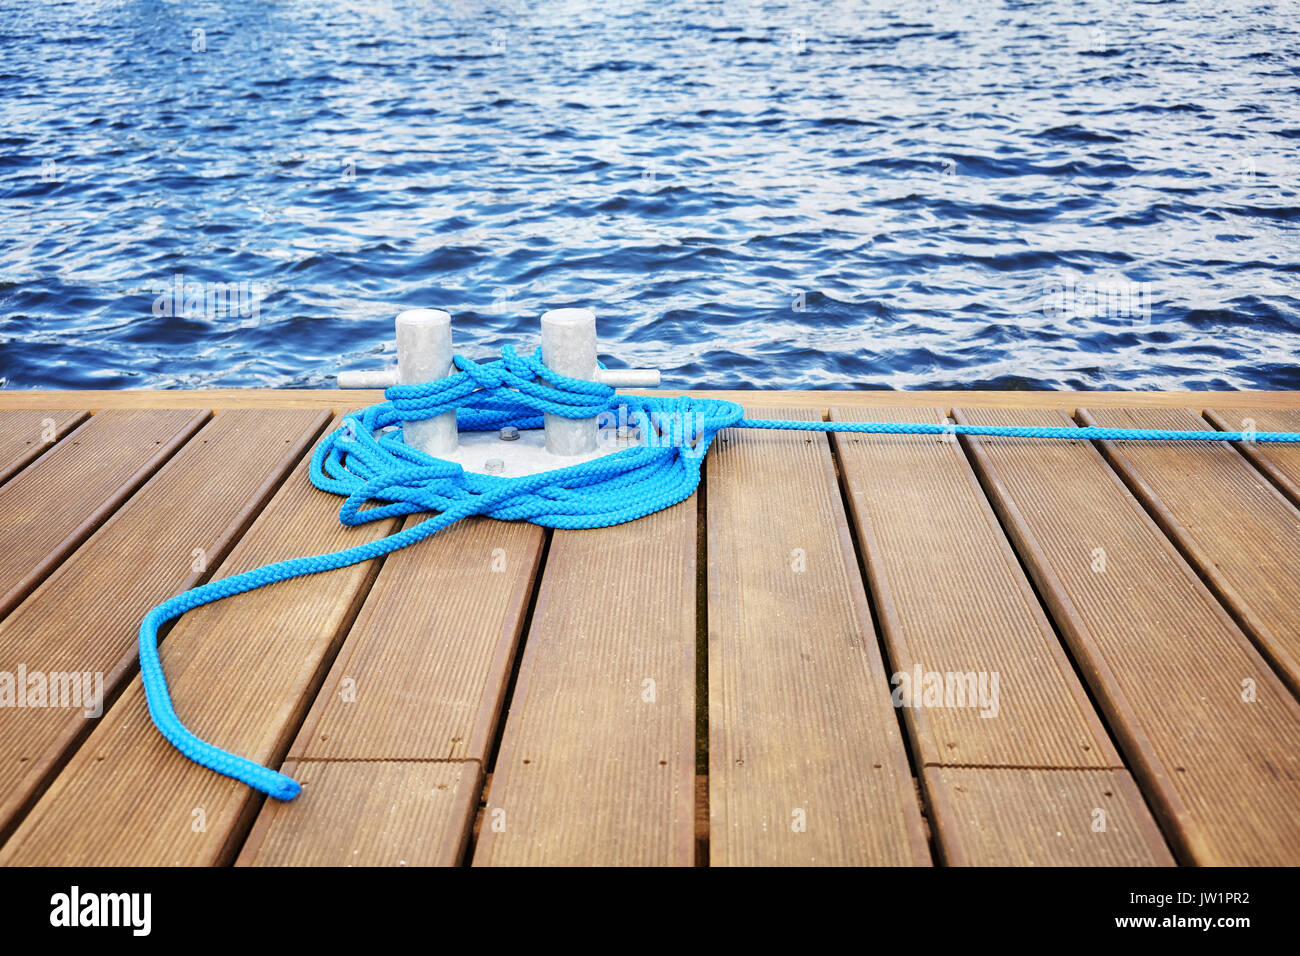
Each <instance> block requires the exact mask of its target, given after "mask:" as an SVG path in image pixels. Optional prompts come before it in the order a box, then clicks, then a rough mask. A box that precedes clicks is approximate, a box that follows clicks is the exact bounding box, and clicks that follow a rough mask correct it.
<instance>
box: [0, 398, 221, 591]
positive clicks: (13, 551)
mask: <svg viewBox="0 0 1300 956" xmlns="http://www.w3.org/2000/svg"><path fill="white" fill-rule="evenodd" d="M207 417H208V415H207V413H206V412H191V411H185V410H167V409H164V410H159V411H144V412H139V411H120V410H112V411H107V412H104V413H103V414H101V415H96V416H95V417H93V418H91V419H90V420H89V421H87V422H84V423H83V424H81V425H79V426H78V427H77V428H76V429H75V430H74V431H72V432H71V433H69V434H68V435H67V437H66V438H65V439H64V440H63V441H61V442H59V443H58V444H57V445H56V446H55V447H54V448H52V449H51V450H50V451H49V452H48V453H47V454H45V455H43V456H41V457H40V458H38V459H37V460H36V461H34V462H33V463H32V464H31V465H30V466H29V467H27V468H25V469H23V470H22V471H21V472H20V473H19V474H18V475H16V476H15V477H14V479H13V480H12V481H10V482H8V483H6V484H5V485H3V486H0V515H4V548H3V549H0V617H4V616H5V615H6V614H8V613H9V612H10V611H11V610H13V609H14V607H16V606H17V605H18V603H19V602H20V601H21V600H22V599H23V598H25V597H26V596H27V595H28V594H30V593H31V591H32V589H33V588H35V587H36V585H38V584H39V583H40V582H41V581H42V580H43V579H44V578H45V576H46V575H47V574H49V573H50V571H52V570H53V569H54V568H56V567H58V565H59V564H60V563H61V562H62V561H63V560H64V559H65V558H66V557H67V556H68V555H69V554H71V553H72V551H73V549H75V548H76V547H77V546H78V545H79V544H81V542H83V541H84V540H85V539H86V538H88V537H89V536H90V534H91V533H92V532H93V531H94V530H95V529H96V528H98V527H99V526H100V525H101V524H102V523H103V522H104V520H105V519H106V518H107V517H108V516H109V515H111V514H112V513H113V512H114V511H115V510H116V509H117V507H118V506H119V505H120V504H121V503H122V502H123V501H125V500H126V499H127V497H129V496H130V495H131V494H132V493H133V492H134V491H135V490H136V489H137V488H139V487H140V485H141V484H143V483H144V481H145V480H146V479H147V478H148V477H149V476H150V475H151V474H153V473H154V472H155V471H156V470H157V469H158V467H159V466H160V465H161V464H162V463H163V462H164V461H166V460H167V459H168V458H170V457H171V456H172V455H173V454H174V453H175V452H176V450H177V449H178V448H180V447H181V445H183V444H184V443H185V441H186V440H187V439H189V437H190V436H191V435H193V434H194V432H196V431H197V430H198V429H199V427H200V426H202V425H203V423H204V422H205V421H206V420H207Z"/></svg>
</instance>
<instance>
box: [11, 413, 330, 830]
mask: <svg viewBox="0 0 1300 956" xmlns="http://www.w3.org/2000/svg"><path fill="white" fill-rule="evenodd" d="M327 420H328V416H326V415H325V414H324V413H323V412H319V411H311V410H306V411H288V410H286V411H231V412H223V413H221V414H219V415H217V416H216V417H215V418H214V419H213V420H212V421H211V422H209V423H208V424H207V425H205V426H204V427H203V428H202V429H201V430H200V431H199V432H198V433H197V434H196V435H195V436H194V437H193V438H192V439H190V441H189V442H188V443H187V444H186V445H185V447H184V448H183V449H181V451H180V452H179V453H178V454H177V455H175V456H174V457H173V458H172V459H171V460H170V461H168V462H167V464H165V465H164V466H163V467H162V468H161V469H160V470H159V471H158V473H157V474H155V475H154V476H153V478H151V479H150V480H149V481H148V482H147V483H146V484H145V485H144V486H143V487H142V488H141V489H140V490H139V491H138V492H137V493H136V494H135V495H134V496H132V498H131V499H130V501H128V502H127V503H126V504H125V505H124V506H123V507H121V508H119V509H118V510H117V512H116V513H115V514H114V515H113V516H112V517H111V518H109V519H108V521H106V522H105V523H104V525H103V526H102V527H101V528H100V529H99V530H98V531H97V532H95V534H93V535H91V537H90V538H89V539H88V540H87V541H86V543H85V544H83V545H82V546H81V547H80V548H79V549H77V551H76V552H75V553H74V554H73V555H72V556H71V557H70V558H68V559H67V560H66V561H65V562H63V564H62V565H60V566H59V568H58V569H57V570H56V571H54V572H53V573H52V574H51V575H50V576H49V577H48V578H46V580H45V582H44V583H43V584H42V585H41V586H40V587H38V588H37V589H36V590H35V591H33V592H32V594H31V595H30V596H29V597H28V598H27V599H26V600H25V601H23V603H22V604H20V605H18V607H17V608H15V609H14V610H13V611H12V612H11V613H10V614H9V616H8V617H7V618H5V619H4V621H2V622H0V661H4V662H5V664H6V665H8V666H7V667H6V669H14V668H16V667H17V666H18V665H23V666H25V667H26V668H27V670H28V672H29V673H30V672H42V673H58V672H73V673H82V672H86V673H91V674H102V678H103V688H104V694H105V697H106V699H108V700H110V701H111V700H112V699H113V698H114V697H115V696H116V694H117V692H118V691H119V689H120V688H121V687H122V686H123V685H124V683H125V682H126V679H127V678H128V677H129V676H130V674H131V672H132V671H133V670H134V669H135V667H136V640H137V635H138V632H139V627H140V620H141V618H142V617H143V616H144V615H145V613H146V612H147V611H148V610H149V609H150V608H151V607H153V606H155V605H156V604H158V603H160V602H162V601H163V600H165V599H167V598H168V597H171V596H172V595H173V594H176V593H178V592H179V591H182V590H185V589H186V588H189V587H192V586H193V585H194V584H196V583H198V582H200V581H202V580H204V579H206V578H207V577H208V575H209V574H210V571H209V570H207V569H209V568H212V567H214V566H215V565H217V564H218V563H219V562H220V561H221V559H222V558H223V557H224V556H225V554H226V553H227V552H228V550H229V548H230V546H231V545H232V544H233V543H234V542H235V541H236V540H237V539H238V538H239V536H240V535H241V534H242V533H243V532H244V531H245V530H246V529H247V527H248V525H249V523H250V522H251V521H252V519H253V517H254V516H255V515H256V514H257V512H258V511H260V509H261V507H262V506H263V505H264V504H265V502H266V500H267V498H269V497H270V495H271V494H272V493H273V492H274V491H275V489H276V488H277V487H278V486H279V485H280V483H281V482H282V481H283V480H284V478H285V477H286V476H287V475H288V473H289V471H290V470H291V469H292V468H293V466H294V464H295V463H297V461H298V460H299V459H300V458H301V457H302V456H303V454H304V453H305V452H306V450H307V448H308V447H309V446H310V444H311V442H312V440H313V439H314V438H315V437H316V436H317V435H318V434H319V432H320V430H321V428H322V427H323V426H324V425H325V424H326V422H327ZM92 727H93V723H92V720H90V719H87V717H86V716H85V715H84V713H83V711H82V710H79V709H75V708H69V707H39V708H38V707H29V708H13V707H6V708H0V833H7V832H8V829H9V828H10V827H11V826H12V824H13V823H14V822H15V819H16V817H17V816H18V815H20V814H21V813H22V812H23V811H25V810H26V809H27V808H28V807H29V806H30V805H31V802H32V801H33V800H34V798H35V797H36V796H37V795H38V794H39V793H40V792H41V790H43V789H44V787H45V785H46V783H47V782H48V780H49V778H50V776H51V775H52V774H53V773H54V772H55V771H56V770H57V769H58V768H59V767H60V766H61V765H62V763H63V761H64V759H65V757H66V756H67V755H68V753H69V752H70V750H71V749H72V748H73V747H74V746H75V745H76V744H77V743H78V742H79V741H80V740H81V739H82V738H83V737H84V736H85V735H86V734H87V733H89V732H90V730H91V729H92Z"/></svg>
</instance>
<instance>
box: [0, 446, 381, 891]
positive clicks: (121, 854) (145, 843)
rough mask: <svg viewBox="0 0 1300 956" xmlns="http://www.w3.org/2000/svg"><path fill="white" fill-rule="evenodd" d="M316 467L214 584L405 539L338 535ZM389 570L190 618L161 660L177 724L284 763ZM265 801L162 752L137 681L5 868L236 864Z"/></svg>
mask: <svg viewBox="0 0 1300 956" xmlns="http://www.w3.org/2000/svg"><path fill="white" fill-rule="evenodd" d="M308 465H309V459H303V460H302V461H301V462H299V464H298V466H297V467H296V468H295V470H294V472H293V474H291V475H290V477H289V479H288V480H287V481H286V482H285V483H284V485H283V486H282V487H281V488H280V489H279V491H278V492H276V494H275V496H274V497H273V498H272V499H271V501H270V503H269V504H267V506H266V508H265V509H264V510H263V511H262V512H261V514H260V515H258V517H257V520H256V521H254V522H253V524H252V526H251V527H250V528H249V529H248V532H247V533H246V534H245V535H244V536H243V537H242V538H241V539H240V540H239V543H238V544H237V545H236V546H235V547H234V549H233V550H232V551H231V553H230V556H229V557H228V558H227V559H226V560H225V561H224V562H223V563H222V565H221V567H220V568H219V569H218V570H217V573H216V575H215V577H217V578H223V577H229V576H230V575H232V574H238V573H240V572H242V571H247V570H250V569H252V568H256V567H260V566H262V565H264V564H268V563H270V562H272V561H281V560H285V559H287V558H293V557H298V556H301V555H304V554H319V553H322V552H326V551H336V550H339V549H342V548H346V547H351V546H353V545H356V544H361V543H363V542H365V541H371V540H374V539H376V538H379V537H382V536H383V535H384V534H386V533H388V532H391V531H394V530H396V527H397V524H398V522H396V521H384V522H374V523H372V524H368V525H361V526H357V527H348V526H345V525H342V524H340V523H339V521H338V507H339V499H338V498H337V497H336V496H334V495H329V494H326V493H325V492H322V491H318V490H317V489H316V488H315V487H313V486H312V484H311V482H310V481H309V480H308V477H307V470H308ZM377 564H378V562H368V563H366V564H362V565H353V566H352V567H349V568H341V569H339V570H337V571H333V572H331V573H329V574H327V575H317V576H312V577H307V578H295V579H293V580H291V581H285V582H282V583H280V584H276V585H272V586H271V587H267V588H260V589H258V590H256V591H252V592H249V593H247V594H242V595H239V596H238V597H235V598H231V599H229V600H226V601H220V602H217V603H216V604H210V605H206V606H204V607H201V608H198V609H196V610H194V611H191V612H190V613H189V614H187V615H186V616H185V617H184V618H182V619H181V620H180V621H178V622H177V624H176V625H175V627H174V628H173V629H172V632H171V633H170V634H169V635H168V637H167V640H166V641H164V642H163V644H162V647H161V651H160V655H161V658H162V662H163V668H164V670H165V672H166V674H167V682H168V686H169V687H170V689H171V692H172V700H173V702H174V704H175V706H176V710H177V713H179V714H180V715H181V716H182V719H185V720H187V721H188V723H189V726H190V729H191V730H193V731H194V732H195V733H197V734H198V735H199V736H200V737H203V738H204V739H207V740H211V741H213V742H215V743H217V744H219V745H220V746H223V747H226V748H227V749H230V750H233V751H234V752H236V753H239V754H241V755H243V756H246V757H249V758H251V759H253V760H257V761H259V762H263V763H272V764H274V763H278V762H279V761H280V759H281V757H282V756H283V754H284V752H285V749H286V748H287V746H288V743H289V740H290V739H292V737H293V735H294V734H295V733H296V732H297V729H298V727H299V725H300V723H301V721H302V718H303V715H304V714H305V713H306V711H307V708H308V706H309V704H310V703H311V700H312V698H313V696H314V694H315V692H316V691H317V689H318V688H319V687H320V683H321V678H322V677H323V675H324V673H325V670H326V668H327V667H328V666H329V664H330V661H331V660H332V658H333V655H334V652H335V651H336V650H337V649H338V646H339V643H340V642H341V640H342V636H343V634H344V633H345V632H346V630H347V627H348V625H349V624H350V623H351V621H352V619H353V617H354V616H355V614H356V611H357V608H358V607H359V606H360V603H361V599H362V598H363V597H364V596H365V594H366V591H367V589H368V587H369V584H370V582H371V580H372V579H373V577H374V574H375V571H376V570H377V568H376V566H377ZM260 802H261V796H260V794H257V793H255V792H253V791H251V790H249V788H248V787H246V786H244V785H243V784H241V783H237V782H235V781H233V780H230V779H228V778H226V777H221V776H218V775H217V774H214V773H212V772H211V771H209V770H205V769H204V768H202V767H199V766H197V765H196V764H193V763H191V762H190V761H189V760H187V759H185V758H184V757H182V756H181V755H180V754H179V753H177V752H176V750H175V749H174V748H172V747H171V745H170V744H168V743H167V742H166V741H165V740H163V738H162V736H161V735H160V734H159V733H158V732H157V730H156V729H155V728H154V726H153V724H152V723H151V722H150V720H149V714H148V708H147V706H146V704H145V698H144V688H143V686H142V684H141V682H140V677H139V675H138V674H137V675H136V676H135V678H134V679H133V680H132V681H131V683H130V684H129V685H128V686H127V689H126V690H125V691H124V692H123V694H122V696H121V698H119V700H118V701H117V702H116V703H115V704H114V705H113V707H112V708H111V709H110V710H109V712H108V713H107V714H106V715H105V716H104V717H103V719H102V720H100V721H99V722H98V724H97V726H96V727H95V729H94V731H93V732H92V733H91V735H90V737H89V738H87V740H86V742H85V743H84V744H82V746H81V747H80V748H79V749H78V751H77V752H76V753H75V754H74V755H73V756H72V758H71V759H70V760H69V762H68V764H67V766H66V767H65V768H64V769H63V771H62V772H61V773H60V774H59V776H58V777H56V778H55V780H54V782H53V783H52V784H51V786H50V788H49V790H48V791H47V792H46V793H45V795H44V796H43V797H42V798H41V799H40V800H39V801H38V802H37V804H36V806H35V807H34V808H33V809H32V811H31V813H29V814H28V816H27V817H26V819H25V820H24V821H23V823H22V824H21V825H20V826H19V827H18V829H17V830H16V831H15V832H14V834H13V836H12V837H11V838H10V840H9V842H8V843H7V844H6V845H5V846H4V848H3V849H0V863H12V864H20V865H21V864H26V863H38V862H39V863H59V864H69V865H115V866H158V865H195V864H209V865H210V864H214V863H221V862H227V861H228V858H229V856H230V855H231V854H232V853H233V852H234V851H235V850H236V849H237V848H238V841H239V839H240V837H241V836H242V834H243V833H244V832H245V830H246V829H247V824H248V821H249V819H250V817H251V815H252V813H254V812H255V811H256V807H257V804H258V803H260ZM196 814H201V817H200V816H196ZM200 822H201V828H198V829H196V823H200Z"/></svg>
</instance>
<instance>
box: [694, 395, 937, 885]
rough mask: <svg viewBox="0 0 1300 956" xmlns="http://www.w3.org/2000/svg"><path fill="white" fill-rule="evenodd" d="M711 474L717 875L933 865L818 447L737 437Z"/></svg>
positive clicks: (730, 437)
mask: <svg viewBox="0 0 1300 956" xmlns="http://www.w3.org/2000/svg"><path fill="white" fill-rule="evenodd" d="M783 411H784V412H787V413H789V415H790V416H791V417H802V418H806V417H808V414H809V413H807V412H801V411H798V410H791V409H785V410H783ZM707 468H708V488H707V506H706V511H707V518H708V556H709V571H708V625H709V813H710V819H711V826H710V834H709V850H710V856H711V859H712V862H713V864H714V865H749V864H805V865H806V864H823V865H824V864H876V865H880V864H928V863H929V862H930V852H929V848H928V845H927V842H926V838H925V832H924V829H923V825H922V821H921V814H920V809H919V806H918V804H917V800H916V795H915V790H914V784H913V779H912V775H911V771H910V769H909V767H908V761H907V755H906V752H905V749H904V743H903V738H902V733H901V731H900V729H899V726H898V718H897V716H896V715H895V713H894V709H893V707H892V706H891V703H890V688H889V683H888V678H887V677H886V674H885V669H884V664H883V662H882V660H881V656H880V650H879V646H878V643H877V638H876V633H875V630H874V628H873V627H872V623H871V614H870V611H869V609H868V606H867V600H866V593H865V591H864V590H863V585H862V578H861V575H860V573H859V570H858V563H857V558H856V555H855V552H854V549H853V544H852V541H851V538H850V533H849V528H848V524H847V521H846V518H845V514H844V506H843V503H842V501H841V499H840V493H839V487H838V484H837V482H836V476H835V466H834V463H833V461H832V459H831V453H830V446H829V444H828V442H827V440H826V438H825V436H823V435H820V434H816V435H814V434H805V433H799V432H754V431H747V430H736V429H729V430H727V431H725V432H723V433H722V434H721V435H719V437H718V440H717V441H716V442H715V443H714V447H713V449H712V450H711V451H710V453H709V458H708V464H707Z"/></svg>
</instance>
